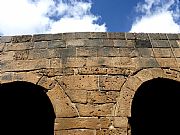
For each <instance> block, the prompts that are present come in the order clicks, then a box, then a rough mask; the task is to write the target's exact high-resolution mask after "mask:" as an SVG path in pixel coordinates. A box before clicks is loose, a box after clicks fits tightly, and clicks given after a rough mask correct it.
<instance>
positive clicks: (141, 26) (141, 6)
mask: <svg viewBox="0 0 180 135" xmlns="http://www.w3.org/2000/svg"><path fill="white" fill-rule="evenodd" d="M136 12H137V13H138V16H137V17H136V20H135V21H134V23H133V25H132V28H131V30H130V32H149V33H179V32H180V1H179V0H145V2H144V3H138V5H137V6H136Z"/></svg>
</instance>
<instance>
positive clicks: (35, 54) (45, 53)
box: [28, 49, 49, 60]
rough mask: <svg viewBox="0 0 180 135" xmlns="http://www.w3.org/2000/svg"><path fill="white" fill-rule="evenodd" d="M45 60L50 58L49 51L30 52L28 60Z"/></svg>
mask: <svg viewBox="0 0 180 135" xmlns="http://www.w3.org/2000/svg"><path fill="white" fill-rule="evenodd" d="M43 58H49V53H48V50H47V49H32V50H29V55H28V59H30V60H34V59H43Z"/></svg>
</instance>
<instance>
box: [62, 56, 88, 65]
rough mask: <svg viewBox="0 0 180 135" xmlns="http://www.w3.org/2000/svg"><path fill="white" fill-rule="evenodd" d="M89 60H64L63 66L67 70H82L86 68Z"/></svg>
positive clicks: (80, 58)
mask: <svg viewBox="0 0 180 135" xmlns="http://www.w3.org/2000/svg"><path fill="white" fill-rule="evenodd" d="M87 59H88V58H84V57H77V58H76V57H69V58H67V59H64V60H63V66H64V67H66V68H82V67H85V66H86V63H87Z"/></svg>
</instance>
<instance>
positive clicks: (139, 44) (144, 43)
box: [135, 39, 152, 48]
mask: <svg viewBox="0 0 180 135" xmlns="http://www.w3.org/2000/svg"><path fill="white" fill-rule="evenodd" d="M135 42H136V44H135V47H136V48H152V44H151V42H150V40H142V39H136V40H135Z"/></svg>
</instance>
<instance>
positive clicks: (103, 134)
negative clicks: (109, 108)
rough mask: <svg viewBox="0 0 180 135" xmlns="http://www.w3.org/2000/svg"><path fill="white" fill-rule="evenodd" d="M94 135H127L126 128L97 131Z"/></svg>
mask: <svg viewBox="0 0 180 135" xmlns="http://www.w3.org/2000/svg"><path fill="white" fill-rule="evenodd" d="M96 135H127V129H126V128H113V129H102V130H97V132H96Z"/></svg>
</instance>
